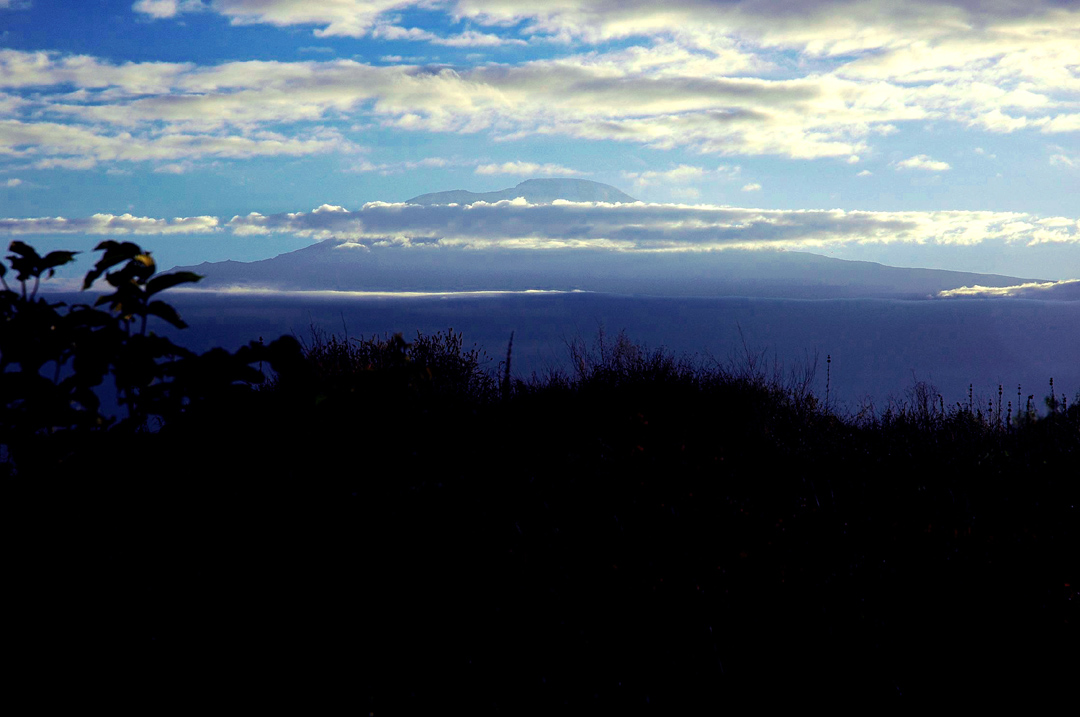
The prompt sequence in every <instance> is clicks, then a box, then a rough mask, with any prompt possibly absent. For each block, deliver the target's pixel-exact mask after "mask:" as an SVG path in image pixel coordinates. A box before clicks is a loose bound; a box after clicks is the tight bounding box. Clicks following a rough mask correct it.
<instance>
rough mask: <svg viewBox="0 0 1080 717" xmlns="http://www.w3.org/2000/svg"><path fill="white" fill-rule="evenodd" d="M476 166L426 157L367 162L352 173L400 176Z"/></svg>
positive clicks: (355, 167) (356, 165) (353, 168)
mask: <svg viewBox="0 0 1080 717" xmlns="http://www.w3.org/2000/svg"><path fill="white" fill-rule="evenodd" d="M473 164H476V162H475V161H461V160H455V159H446V158H444V157H424V158H423V159H419V160H410V161H406V162H386V163H380V164H375V163H374V162H369V161H367V160H363V161H360V162H358V163H356V164H355V165H354V166H353V167H352V168H351V171H353V172H380V173H381V174H386V175H389V174H398V173H400V172H406V171H411V170H414V169H439V168H442V167H460V166H471V165H473Z"/></svg>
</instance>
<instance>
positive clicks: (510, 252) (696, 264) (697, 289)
mask: <svg viewBox="0 0 1080 717" xmlns="http://www.w3.org/2000/svg"><path fill="white" fill-rule="evenodd" d="M177 269H181V270H186V271H194V272H196V273H198V274H201V275H204V276H205V277H206V278H205V279H203V281H201V282H200V283H199V287H200V288H202V289H219V290H220V289H228V288H248V289H271V290H287V291H313V290H334V291H426V292H437V291H447V292H452V291H524V290H529V289H546V290H562V291H568V290H583V291H598V292H607V293H613V294H636V295H648V296H747V297H774V298H791V299H829V298H907V299H925V298H929V297H932V296H935V295H937V294H938V293H939V292H941V291H947V290H950V289H957V288H960V287H964V286H968V287H970V286H982V287H1008V286H1016V285H1019V284H1024V283H1027V282H1029V281H1031V280H1029V279H1022V278H1017V277H1009V276H999V275H995V274H972V273H967V272H958V271H942V270H938V269H908V268H899V267H891V266H885V265H883V264H876V263H873V262H866V261H846V260H842V259H833V258H830V257H824V256H819V255H816V254H809V253H804V252H793V251H736V250H728V251H717V252H666V253H647V252H615V251H608V250H600V249H565V250H514V249H495V250H485V251H475V250H469V249H461V248H451V247H436V248H425V249H417V248H407V247H373V248H370V249H357V248H351V247H350V246H349V245H348V244H344V243H342V242H340V241H337V240H334V239H328V240H325V241H322V242H320V243H318V244H313V245H311V246H308V247H304V248H303V249H299V250H297V251H293V252H289V253H287V254H281V255H279V256H276V257H274V258H273V259H265V260H263V261H256V262H250V263H244V262H235V261H226V262H217V263H205V262H204V263H203V264H199V265H198V266H188V267H177ZM1047 298H1050V297H1047ZM1063 298H1064V297H1063Z"/></svg>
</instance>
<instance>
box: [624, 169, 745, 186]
mask: <svg viewBox="0 0 1080 717" xmlns="http://www.w3.org/2000/svg"><path fill="white" fill-rule="evenodd" d="M738 173H739V167H728V166H726V165H720V166H719V167H717V168H716V169H715V170H710V169H705V168H704V167H695V166H692V165H689V164H680V165H679V166H677V167H673V168H672V169H668V170H663V171H656V170H651V171H646V172H623V173H622V176H623V177H624V178H626V179H630V180H633V182H634V184H635V185H636V186H638V187H647V186H649V185H650V184H673V183H680V182H693V181H699V180H702V179H705V178H706V177H708V176H710V175H727V176H734V175H736V174H738Z"/></svg>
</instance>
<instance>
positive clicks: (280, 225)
mask: <svg viewBox="0 0 1080 717" xmlns="http://www.w3.org/2000/svg"><path fill="white" fill-rule="evenodd" d="M226 226H227V227H228V228H229V229H230V230H231V231H233V232H234V233H237V234H241V235H248V234H269V233H289V234H294V235H298V236H303V237H309V238H313V239H327V238H332V237H333V238H337V239H349V240H352V241H354V242H358V243H361V244H365V245H371V246H375V245H377V244H378V243H379V242H385V241H388V240H393V241H394V242H396V243H398V244H401V245H417V244H423V245H430V244H438V245H445V246H470V247H474V248H485V247H489V248H490V247H504V248H515V247H517V248H532V249H542V248H568V247H592V248H608V249H619V250H624V251H633V250H654V251H664V250H668V251H678V250H713V249H723V248H765V247H774V248H779V247H786V248H794V249H812V248H818V247H823V246H830V245H837V244H851V243H857V244H892V243H897V244H905V243H914V244H948V245H957V246H974V245H978V244H981V243H984V242H987V241H992V240H996V241H1006V242H1010V243H1026V244H1028V245H1035V244H1037V243H1039V241H1040V235H1041V233H1045V232H1059V233H1060V234H1061V236H1062V237H1064V240H1065V241H1069V242H1071V243H1080V224H1078V223H1077V222H1075V221H1073V223H1072V224H1071V225H1069V226H1065V225H1061V226H1058V225H1057V224H1054V225H1046V226H1044V225H1040V224H1039V220H1038V218H1036V217H1033V216H1032V215H1029V214H1021V213H1014V212H977V211H939V212H860V211H853V212H845V211H841V210H767V209H743V208H737V207H722V206H711V205H694V206H687V205H682V204H644V203H640V202H639V203H636V204H619V205H613V204H603V203H589V202H566V201H560V202H558V203H555V204H540V205H535V204H529V203H527V202H524V201H515V202H510V201H501V202H495V203H486V202H477V203H474V204H470V205H464V206H458V205H440V206H423V205H411V204H394V203H386V202H371V203H368V204H366V205H364V206H363V207H362V208H361V209H359V210H356V211H351V212H349V211H333V212H329V211H314V212H310V213H303V212H295V213H288V214H276V215H265V216H264V215H261V214H251V215H248V216H236V217H233V218H232V219H231V220H229V221H228V222H227V223H226Z"/></svg>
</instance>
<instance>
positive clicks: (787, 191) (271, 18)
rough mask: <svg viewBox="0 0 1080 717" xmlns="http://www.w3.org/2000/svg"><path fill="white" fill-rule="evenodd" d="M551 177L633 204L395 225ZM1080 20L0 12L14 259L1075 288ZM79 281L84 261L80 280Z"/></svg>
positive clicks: (878, 9) (14, 7) (747, 10)
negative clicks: (429, 257)
mask: <svg viewBox="0 0 1080 717" xmlns="http://www.w3.org/2000/svg"><path fill="white" fill-rule="evenodd" d="M537 177H576V178H581V179H590V180H594V181H598V182H604V183H607V184H611V185H613V186H616V187H618V188H619V189H621V190H623V191H624V192H627V193H628V194H630V195H631V196H633V197H634V198H636V199H638V200H640V202H641V204H635V205H629V206H628V205H605V204H566V205H555V206H548V207H535V206H532V207H530V206H522V204H521V203H520V202H517V203H514V202H502V203H499V204H494V205H484V206H482V207H481V206H471V207H470V206H459V207H429V208H424V207H417V206H404V205H402V202H404V201H405V200H407V199H409V198H410V197H413V196H416V195H419V194H423V193H428V192H437V191H443V190H450V189H468V190H471V191H475V192H482V191H492V190H499V189H504V188H506V187H511V186H514V185H516V184H518V183H519V182H521V181H523V180H525V179H530V178H537ZM1078 197H1080V0H1022V1H1015V2H1014V1H1013V0H953V1H951V2H942V1H938V0H922V1H912V2H895V1H894V0H799V1H798V2H795V1H789V0H667V1H666V2H663V3H657V2H655V1H654V0H552V1H548V2H535V1H532V2H525V1H524V0H418V1H411V0H321V1H320V2H309V1H308V0H138V1H137V2H133V1H132V0H0V240H3V241H5V242H9V241H11V240H13V239H20V240H23V241H27V242H29V243H31V244H33V245H35V246H37V247H39V248H40V249H41V250H43V251H44V250H51V249H57V248H66V249H81V250H84V251H87V250H90V249H92V248H93V246H94V245H95V244H96V243H97V242H99V241H101V240H103V239H106V238H116V239H126V240H131V241H136V242H138V243H140V244H141V245H143V246H144V247H146V248H148V249H151V250H152V251H153V252H154V255H155V257H156V258H157V260H158V264H159V267H161V268H166V267H169V266H172V265H181V264H196V263H199V262H202V261H205V260H209V261H220V260H224V259H234V260H242V261H251V260H256V259H262V258H268V257H272V256H275V255H277V254H279V253H282V252H284V251H290V250H293V249H297V248H300V247H303V246H306V245H308V244H310V243H311V242H313V241H317V240H320V239H326V238H338V239H345V240H347V241H349V242H352V243H354V244H359V245H363V246H376V245H383V244H392V245H395V246H398V247H405V248H408V247H410V246H412V245H413V244H414V243H417V242H416V240H417V239H423V242H419V243H424V244H425V245H429V244H431V243H433V242H434V243H443V244H447V245H452V246H471V247H474V248H479V249H483V248H484V247H486V246H490V245H499V246H517V247H521V248H523V249H543V248H545V247H550V246H558V247H566V246H586V247H606V248H609V249H611V250H612V251H702V250H723V249H725V248H732V247H738V248H770V249H776V248H780V249H786V250H800V251H812V252H814V253H818V254H823V255H826V256H833V257H837V258H844V259H861V260H869V261H879V262H882V263H886V264H891V265H894V266H911V267H926V268H942V269H954V270H963V271H977V272H990V273H1000V274H1006V275H1010V276H1017V277H1022V278H1026V279H1041V280H1066V279H1080V201H1078ZM83 270H84V269H83Z"/></svg>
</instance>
